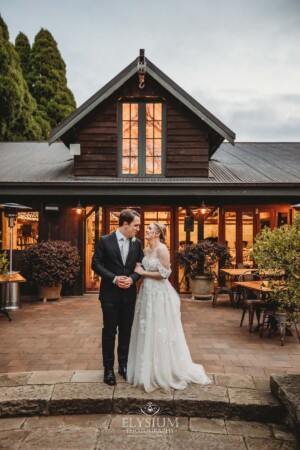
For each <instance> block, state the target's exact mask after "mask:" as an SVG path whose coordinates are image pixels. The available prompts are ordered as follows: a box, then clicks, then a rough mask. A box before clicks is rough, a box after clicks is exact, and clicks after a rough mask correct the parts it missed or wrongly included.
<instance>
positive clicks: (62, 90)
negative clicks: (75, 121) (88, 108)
mask: <svg viewBox="0 0 300 450" xmlns="http://www.w3.org/2000/svg"><path fill="white" fill-rule="evenodd" d="M30 70H31V72H30V74H29V85H30V89H31V93H32V94H33V96H34V98H35V99H36V101H37V104H38V108H39V111H40V112H41V113H42V115H43V117H44V119H46V120H47V121H48V122H49V123H50V126H51V127H55V126H56V125H58V124H59V123H60V122H61V121H62V120H63V119H64V118H65V117H66V116H68V115H69V114H71V112H73V111H74V109H75V108H76V103H75V99H74V96H73V94H72V92H71V91H70V89H69V88H68V87H67V78H66V65H65V63H64V61H63V59H62V57H61V54H60V52H59V50H58V47H57V43H56V41H55V40H54V38H53V36H52V34H51V33H50V32H49V31H48V30H45V29H43V28H42V29H41V30H40V31H39V32H38V34H37V35H36V37H35V40H34V44H33V46H32V50H31V59H30Z"/></svg>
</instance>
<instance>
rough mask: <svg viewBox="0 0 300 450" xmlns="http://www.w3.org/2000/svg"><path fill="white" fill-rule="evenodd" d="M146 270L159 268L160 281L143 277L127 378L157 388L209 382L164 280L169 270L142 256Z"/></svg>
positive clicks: (174, 295) (176, 298)
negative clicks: (192, 355) (186, 334)
mask: <svg viewBox="0 0 300 450" xmlns="http://www.w3.org/2000/svg"><path fill="white" fill-rule="evenodd" d="M142 265H143V267H144V268H145V270H147V271H153V272H156V271H159V272H160V274H161V275H162V276H163V277H164V279H162V280H156V279H153V278H147V277H146V278H144V281H143V283H142V285H141V289H140V292H139V295H138V298H137V304H136V308H135V315H134V321H133V325H132V330H131V339H130V347H129V355H128V363H127V381H128V383H130V384H133V385H135V386H143V387H144V389H145V391H146V392H151V391H153V390H155V389H157V388H161V389H164V390H168V389H170V388H174V389H185V388H186V386H187V383H189V382H193V383H200V384H209V383H211V381H210V379H209V378H208V376H207V375H206V373H205V370H204V368H203V366H202V365H200V364H194V363H193V361H192V358H191V354H190V351H189V348H188V346H187V343H186V340H185V336H184V332H183V328H182V323H181V315H180V298H179V296H178V294H177V292H176V291H175V289H174V288H173V287H172V285H171V284H170V282H169V280H168V279H167V278H168V277H169V275H170V273H171V270H168V269H166V268H165V267H164V266H163V265H162V264H161V263H160V261H159V259H158V258H151V257H147V256H145V257H144V258H143V262H142Z"/></svg>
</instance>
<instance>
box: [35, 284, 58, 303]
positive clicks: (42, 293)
mask: <svg viewBox="0 0 300 450" xmlns="http://www.w3.org/2000/svg"><path fill="white" fill-rule="evenodd" d="M61 288H62V284H61V283H58V284H57V285H56V286H41V285H38V296H39V298H42V299H43V300H44V301H47V300H57V299H59V298H61V297H60V293H61Z"/></svg>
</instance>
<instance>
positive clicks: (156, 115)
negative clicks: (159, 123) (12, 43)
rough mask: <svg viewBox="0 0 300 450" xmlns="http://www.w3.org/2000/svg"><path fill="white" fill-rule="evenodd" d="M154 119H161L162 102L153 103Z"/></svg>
mask: <svg viewBox="0 0 300 450" xmlns="http://www.w3.org/2000/svg"><path fill="white" fill-rule="evenodd" d="M154 119H155V120H162V104H161V103H154Z"/></svg>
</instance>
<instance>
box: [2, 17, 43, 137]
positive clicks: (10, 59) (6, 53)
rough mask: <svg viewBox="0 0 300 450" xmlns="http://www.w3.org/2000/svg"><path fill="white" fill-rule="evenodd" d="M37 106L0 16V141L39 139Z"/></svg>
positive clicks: (40, 134) (40, 135)
mask: <svg viewBox="0 0 300 450" xmlns="http://www.w3.org/2000/svg"><path fill="white" fill-rule="evenodd" d="M41 138H42V129H41V126H40V124H39V123H38V121H37V105H36V102H35V100H34V99H33V97H32V96H31V94H30V92H29V89H28V86H27V83H26V81H25V79H24V77H23V73H22V69H21V65H20V60H19V56H18V54H17V52H16V50H15V48H14V46H13V45H12V44H11V43H10V42H9V32H8V28H7V25H6V23H5V22H4V20H3V19H2V17H1V15H0V140H2V141H3V140H5V141H22V140H39V139H41Z"/></svg>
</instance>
